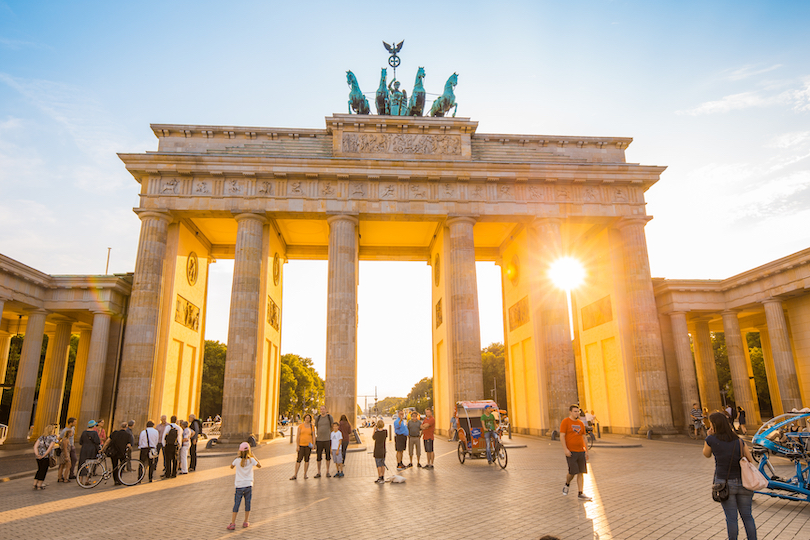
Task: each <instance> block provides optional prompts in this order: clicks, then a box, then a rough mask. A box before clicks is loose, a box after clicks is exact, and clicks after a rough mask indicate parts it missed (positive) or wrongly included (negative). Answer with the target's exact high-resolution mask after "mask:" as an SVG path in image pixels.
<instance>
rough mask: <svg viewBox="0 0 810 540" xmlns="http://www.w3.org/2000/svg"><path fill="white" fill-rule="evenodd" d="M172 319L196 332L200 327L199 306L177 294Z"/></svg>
mask: <svg viewBox="0 0 810 540" xmlns="http://www.w3.org/2000/svg"><path fill="white" fill-rule="evenodd" d="M174 320H175V321H176V322H179V323H180V324H182V325H183V326H185V327H186V328H190V329H192V330H194V331H195V332H197V331H199V329H200V308H198V307H197V306H195V305H194V304H192V303H191V302H189V301H188V300H186V299H185V298H183V297H182V296H180V295H179V294H178V295H177V303H176V304H175V310H174Z"/></svg>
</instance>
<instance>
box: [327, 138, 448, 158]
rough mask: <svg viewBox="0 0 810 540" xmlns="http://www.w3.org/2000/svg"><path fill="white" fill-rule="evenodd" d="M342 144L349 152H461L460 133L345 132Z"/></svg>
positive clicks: (425, 153)
mask: <svg viewBox="0 0 810 540" xmlns="http://www.w3.org/2000/svg"><path fill="white" fill-rule="evenodd" d="M342 145H343V152H344V153H347V154H416V155H459V154H461V137H460V136H458V135H418V134H407V133H404V134H394V133H344V134H343V141H342Z"/></svg>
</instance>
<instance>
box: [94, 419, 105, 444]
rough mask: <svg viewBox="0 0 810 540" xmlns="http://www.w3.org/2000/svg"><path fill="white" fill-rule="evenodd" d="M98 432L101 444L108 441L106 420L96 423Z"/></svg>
mask: <svg viewBox="0 0 810 540" xmlns="http://www.w3.org/2000/svg"><path fill="white" fill-rule="evenodd" d="M96 432H97V433H98V438H99V439H100V440H101V444H104V443H105V442H107V431H106V430H105V429H104V420H99V421H98V424H96Z"/></svg>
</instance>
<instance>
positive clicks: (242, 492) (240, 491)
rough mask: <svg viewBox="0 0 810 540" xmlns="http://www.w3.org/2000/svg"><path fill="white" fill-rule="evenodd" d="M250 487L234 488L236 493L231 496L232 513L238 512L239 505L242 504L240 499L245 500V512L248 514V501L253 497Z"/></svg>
mask: <svg viewBox="0 0 810 540" xmlns="http://www.w3.org/2000/svg"><path fill="white" fill-rule="evenodd" d="M252 489H253V488H252V487H251V486H248V487H243V488H236V493H234V495H233V511H234V512H238V511H239V504H240V503H241V502H242V497H244V498H245V512H250V499H251V498H252V497H253V492H252Z"/></svg>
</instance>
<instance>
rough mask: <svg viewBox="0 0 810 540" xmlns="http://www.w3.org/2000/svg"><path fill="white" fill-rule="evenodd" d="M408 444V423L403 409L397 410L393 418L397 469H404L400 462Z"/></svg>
mask: <svg viewBox="0 0 810 540" xmlns="http://www.w3.org/2000/svg"><path fill="white" fill-rule="evenodd" d="M406 446H408V423H407V422H406V421H405V411H397V417H396V419H395V420H394V449H395V450H396V451H397V469H406V468H407V467H405V464H404V463H402V455H403V454H404V453H405V447H406Z"/></svg>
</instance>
